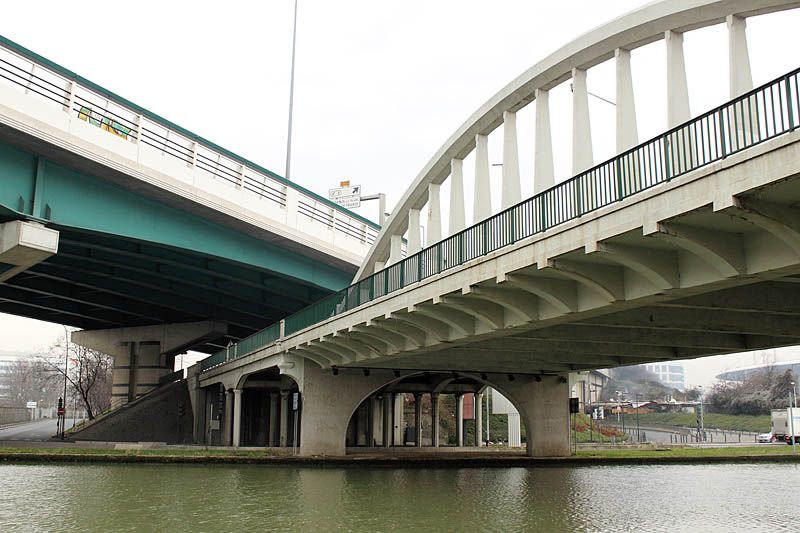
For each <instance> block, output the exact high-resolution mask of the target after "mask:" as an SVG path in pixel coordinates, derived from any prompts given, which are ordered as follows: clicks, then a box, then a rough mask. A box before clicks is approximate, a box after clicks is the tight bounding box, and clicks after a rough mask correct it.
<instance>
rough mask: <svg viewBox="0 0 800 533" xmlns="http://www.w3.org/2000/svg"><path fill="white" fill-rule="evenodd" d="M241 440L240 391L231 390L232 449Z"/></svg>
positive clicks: (237, 445)
mask: <svg viewBox="0 0 800 533" xmlns="http://www.w3.org/2000/svg"><path fill="white" fill-rule="evenodd" d="M241 439H242V389H233V447H234V448H238V447H239V444H240V442H241Z"/></svg>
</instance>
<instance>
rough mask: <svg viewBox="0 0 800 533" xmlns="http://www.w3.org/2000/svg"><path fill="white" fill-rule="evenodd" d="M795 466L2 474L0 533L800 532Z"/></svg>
mask: <svg viewBox="0 0 800 533" xmlns="http://www.w3.org/2000/svg"><path fill="white" fill-rule="evenodd" d="M798 481H800V466H797V465H787V464H731V465H667V466H591V467H544V468H468V469H455V468H441V469H437V468H364V467H360V468H358V467H348V468H306V467H300V468H297V467H290V466H195V465H180V466H178V465H4V466H0V532H2V533H10V532H17V531H54V532H55V531H103V532H106V531H109V532H111V531H114V532H116V531H164V532H178V531H208V532H212V531H213V532H215V531H369V532H372V531H648V532H649V531H669V532H673V531H766V530H770V531H776V530H778V531H780V530H784V531H798V530H800V492H798V489H797V487H798Z"/></svg>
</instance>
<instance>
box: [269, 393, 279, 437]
mask: <svg viewBox="0 0 800 533" xmlns="http://www.w3.org/2000/svg"><path fill="white" fill-rule="evenodd" d="M278 402H279V396H278V393H277V392H270V393H269V433H268V436H267V446H268V447H271V446H275V445H276V440H277V439H278V419H279V415H278Z"/></svg>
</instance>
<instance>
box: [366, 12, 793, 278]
mask: <svg viewBox="0 0 800 533" xmlns="http://www.w3.org/2000/svg"><path fill="white" fill-rule="evenodd" d="M797 7H800V2H797V1H792V0H749V1H744V0H735V1H724V0H690V1H686V2H674V1H672V0H665V1H661V2H654V3H650V4H647V5H645V6H643V7H641V8H639V9H636V10H634V11H631V12H630V13H628V14H626V15H623V16H621V17H619V18H617V19H614V20H612V21H610V22H608V23H606V24H604V25H602V26H599V27H597V28H595V29H594V30H592V31H589V32H587V33H585V34H583V35H581V36H579V37H578V38H576V39H574V40H573V41H571V42H570V43H568V44H566V45H565V46H563V47H561V48H560V49H558V50H556V51H554V52H553V53H551V54H550V55H549V56H547V57H546V58H545V59H543V60H542V61H540V62H538V63H537V64H535V65H533V66H532V67H530V68H529V69H528V70H526V71H525V72H523V73H522V74H520V75H519V76H518V77H517V78H515V79H514V80H513V81H511V82H510V83H509V84H507V85H506V86H505V87H503V88H502V89H500V91H498V92H497V93H496V94H495V95H494V96H492V97H491V98H490V99H489V100H488V101H486V102H485V103H484V104H483V105H482V106H481V107H480V108H478V109H477V110H476V111H475V112H474V113H473V114H472V116H470V117H469V118H468V119H467V120H466V121H465V122H464V123H463V124H462V125H461V126H460V127H459V128H458V129H457V130H456V131H455V132H454V133H453V134H452V135H451V136H450V138H449V139H447V141H446V142H445V143H444V144H443V145H442V146H441V147H440V148H439V150H438V151H437V152H436V153H435V154H434V155H433V157H432V158H431V159H430V160H429V161H428V163H427V164H426V165H425V166H424V167H423V168H422V170H421V171H420V173H419V174H418V175H417V176H416V178H415V179H414V181H413V182H412V183H411V185H410V186H409V188H408V189H407V190H406V192H405V194H404V195H403V196H402V198H401V199H400V201H399V202H398V203H397V205H396V207H395V208H394V209H393V211H392V213H391V216H390V217H389V218H388V219H387V221H386V223H385V224H384V225H383V227H382V228H381V232H380V234H379V235H378V238H377V239H376V241H375V243H374V244H373V246H372V248H371V249H370V251H369V253H368V254H367V257H366V258H365V260H364V262H363V263H362V265H361V267H360V269H359V271H358V273H357V274H356V277H355V279H354V281H360V280H362V279H364V278H366V277H367V276H369V275H371V274H372V273H373V272H377V271H380V270H382V269H383V268H384V266H389V265H392V264H394V263H397V262H398V261H400V259H401V258H402V257H403V250H402V246H403V241H402V237H403V235H405V234H407V239H408V240H407V242H408V247H407V255H408V256H411V255H412V254H415V253H417V252H419V251H421V249H422V241H421V238H420V230H419V224H416V223H414V224H410V223H409V221H410V220H413V221H418V220H419V214H420V210H421V209H422V208H424V207H425V206H426V205H427V207H428V212H429V217H428V219H429V227H428V230H427V233H428V237H429V241H430V242H429V243H428V245H430V244H432V243H435V242H437V241H439V240H440V239H441V238H442V232H441V224H442V210H441V206H440V205H439V187H440V186H441V184H442V183H444V182H445V180H447V179H450V180H451V198H450V209H449V215H450V227H449V233H450V235H453V234H457V233H459V232H461V231H462V230H464V229H465V213H464V209H465V208H464V193H463V190H464V188H463V161H464V158H465V157H466V156H467V155H469V154H470V153H472V152H473V151H474V152H475V159H476V168H475V181H476V183H475V191H476V198H479V197H480V198H483V200H478V201H477V203H476V206H475V208H474V215H475V216H474V219H475V220H474V221H473V222H475V223H477V222H480V221H481V220H483V219H486V218H488V217H489V216H490V215H491V214H492V213H491V212H490V211H491V206H490V205H489V200H488V197H489V195H488V194H487V192H488V190H489V161H488V148H487V138H488V135H489V134H490V133H491V132H493V131H494V130H495V129H497V128H498V127H499V126H501V125H502V126H503V131H504V147H503V194H502V208H503V209H506V208H508V207H511V206H513V205H515V204H517V203H518V202H519V201H520V200H521V198H520V194H519V191H520V187H519V180H520V176H519V161H518V146H517V134H516V113H517V112H518V111H519V110H520V109H522V108H524V107H525V106H527V105H528V104H530V103H532V102H534V103H535V106H536V109H535V113H536V127H535V130H536V133H535V167H534V177H533V178H534V191H535V193H537V194H538V193H540V192H543V191H546V190H547V189H549V188H551V187H553V185H554V184H555V176H554V175H553V149H552V139H551V132H550V108H549V98H548V94H549V91H550V90H551V89H553V88H554V87H556V86H558V85H560V84H561V83H564V82H566V81H571V82H572V87H573V91H572V93H573V95H572V99H573V105H572V108H573V117H572V124H573V128H572V129H573V146H572V162H573V168H572V170H573V175H577V174H579V173H581V172H583V171H585V170H587V169H589V168H590V167H592V166H593V165H594V162H593V158H592V148H591V131H590V127H589V124H590V120H589V105H588V91H587V86H586V72H587V70H588V69H590V68H592V67H594V66H596V65H599V64H600V63H603V62H605V61H607V60H609V59H614V61H615V63H616V72H617V76H616V78H617V94H616V96H617V98H616V99H617V105H616V144H617V153H622V152H624V151H626V150H628V149H630V148H632V147H633V146H635V145H636V144H637V143H638V142H639V140H638V134H637V126H636V110H635V105H634V100H633V97H634V91H633V82H632V76H631V64H630V53H631V51H632V50H635V49H637V48H640V47H642V46H645V45H647V44H650V43H653V42H656V41H659V40H662V39H663V40H664V42H665V43H666V48H667V73H668V75H667V85H668V87H667V94H668V98H667V100H668V101H667V104H666V105H667V116H668V127H669V128H673V127H675V126H678V125H679V124H681V123H683V122H685V121H688V120H689V119H690V118H691V115H690V111H689V94H688V87H687V81H686V68H685V61H684V54H683V34H684V33H685V32H688V31H692V30H696V29H700V28H704V27H707V26H712V25H715V24H721V23H726V24H727V26H728V31H729V65H730V69H731V75H730V94H731V97H732V98H735V97H737V96H739V95H741V94H743V93H746V92H747V91H749V90H751V89H752V88H753V81H752V75H751V72H750V60H749V55H748V48H747V39H746V32H745V28H746V19H747V18H748V17H751V16H756V15H762V14H766V13H771V12H775V11H781V10H787V9H794V8H797ZM686 141H687V140H686V139H684V140H678V141H677V142H678V143H683V142H686ZM688 142H691V139H688ZM679 163H680V162H679ZM682 164H684V166H688V165H689V163H688V162H683V163H682ZM620 187H622V185H620ZM618 192H619V193H620V194H621V195H622V194H625V192H624V191H622V190H620V191H618ZM479 193H480V194H479ZM555 200H558V199H555Z"/></svg>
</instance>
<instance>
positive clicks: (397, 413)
mask: <svg viewBox="0 0 800 533" xmlns="http://www.w3.org/2000/svg"><path fill="white" fill-rule="evenodd" d="M405 403H406V402H405V396H403V393H402V392H399V393H395V394H394V401H393V402H392V406H393V407H392V408H393V409H394V411H393V413H392V420H393V422H394V435H393V437H392V442H394V445H395V446H405V445H406V436H405V428H406V424H405V416H404V415H405V413H404V412H403V411H404V407H405Z"/></svg>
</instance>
